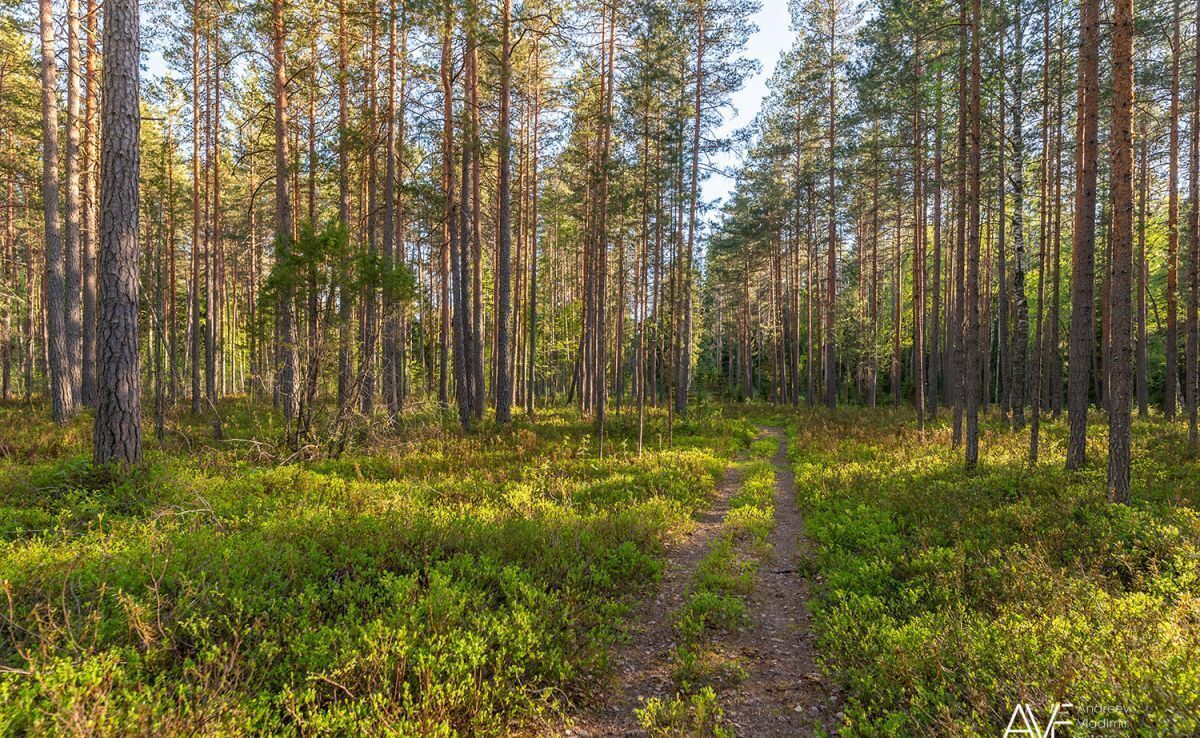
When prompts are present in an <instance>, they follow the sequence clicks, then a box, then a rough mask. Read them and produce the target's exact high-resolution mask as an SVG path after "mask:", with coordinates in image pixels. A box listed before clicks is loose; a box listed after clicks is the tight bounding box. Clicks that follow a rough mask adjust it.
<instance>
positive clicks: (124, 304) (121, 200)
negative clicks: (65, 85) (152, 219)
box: [93, 0, 142, 464]
mask: <svg viewBox="0 0 1200 738" xmlns="http://www.w3.org/2000/svg"><path fill="white" fill-rule="evenodd" d="M138 32H139V30H138V4H137V0H108V2H107V3H106V5H105V9H104V54H105V58H104V72H103V77H104V80H103V102H102V103H101V111H102V113H101V117H102V121H103V126H104V132H103V142H104V143H103V145H102V146H101V153H100V250H99V263H98V267H99V275H100V280H99V318H100V320H99V329H100V330H99V336H98V339H99V340H98V347H99V354H98V356H97V367H98V369H99V371H98V377H97V378H98V381H97V383H96V422H95V430H94V443H93V457H94V459H95V461H96V463H98V464H100V463H107V462H113V461H115V462H119V463H122V464H136V463H138V462H140V461H141V459H142V427H141V420H142V404H141V374H140V367H139V360H138V167H139V161H138V145H139V138H140V136H139V132H140V125H141V121H140V117H141V114H140V112H139V110H138V82H139V66H138V65H139V59H138V56H139V51H138V46H139V43H138Z"/></svg>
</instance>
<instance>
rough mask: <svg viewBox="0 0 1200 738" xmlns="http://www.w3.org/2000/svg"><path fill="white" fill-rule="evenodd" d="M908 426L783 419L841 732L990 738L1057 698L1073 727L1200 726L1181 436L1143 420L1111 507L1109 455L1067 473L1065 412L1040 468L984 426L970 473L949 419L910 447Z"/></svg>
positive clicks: (856, 416) (1192, 467) (1189, 472)
mask: <svg viewBox="0 0 1200 738" xmlns="http://www.w3.org/2000/svg"><path fill="white" fill-rule="evenodd" d="M911 423H912V418H911V417H904V416H900V417H897V416H894V415H890V414H884V413H872V412H867V411H862V412H853V411H842V412H839V414H838V415H836V416H832V415H827V414H823V413H822V414H816V415H809V414H806V415H805V416H803V418H802V420H801V421H800V422H797V423H796V424H795V440H796V442H795V443H793V444H792V447H793V460H794V464H795V468H796V472H797V489H798V495H799V497H800V502H801V505H802V507H803V508H804V510H805V511H806V527H807V530H808V534H809V536H810V538H811V539H812V541H813V542H814V544H815V548H816V553H815V564H816V568H817V570H818V571H819V572H820V573H821V574H822V576H823V578H824V583H823V586H821V587H820V588H819V600H818V603H817V605H816V608H815V618H814V626H815V628H816V630H817V633H818V636H819V642H820V646H821V649H822V654H823V659H824V663H825V665H826V668H827V669H828V670H830V671H831V672H832V673H834V674H835V675H836V677H837V678H838V679H839V680H840V681H841V683H842V684H843V686H844V687H845V690H846V695H847V702H848V704H847V705H846V706H845V720H844V723H843V725H842V726H841V733H842V734H843V735H846V736H997V735H1000V733H1001V732H1003V730H1004V728H1005V726H1006V725H1007V724H1008V720H1009V717H1010V716H1011V713H1012V711H1013V709H1014V707H1015V706H1016V705H1017V703H1025V704H1031V705H1032V706H1033V707H1034V709H1035V711H1037V712H1038V714H1039V715H1040V716H1041V718H1042V719H1043V720H1044V719H1045V718H1046V716H1047V715H1048V711H1049V709H1050V708H1049V705H1050V704H1052V703H1055V702H1070V703H1072V705H1073V706H1074V707H1073V708H1072V710H1071V711H1070V717H1071V719H1073V720H1074V721H1075V722H1076V729H1075V731H1073V732H1071V733H1070V735H1139V736H1194V735H1197V734H1200V516H1198V515H1197V512H1196V506H1197V502H1198V501H1200V470H1198V468H1197V465H1196V462H1195V461H1194V460H1192V459H1189V458H1187V457H1186V456H1185V454H1184V453H1183V447H1184V445H1183V441H1182V439H1180V437H1179V436H1180V429H1179V428H1177V427H1172V426H1168V425H1167V424H1165V423H1163V422H1159V421H1151V422H1146V423H1141V424H1139V425H1138V426H1137V428H1136V431H1135V450H1134V480H1133V481H1134V487H1133V502H1132V504H1131V505H1129V506H1123V505H1111V504H1109V503H1108V502H1106V501H1105V497H1104V476H1103V475H1104V470H1103V468H1102V462H1099V461H1093V463H1092V465H1091V466H1090V467H1088V469H1087V470H1085V471H1083V472H1079V473H1073V474H1068V473H1066V472H1064V471H1063V468H1062V448H1063V434H1064V428H1063V427H1062V425H1061V424H1059V423H1053V424H1050V426H1049V428H1045V427H1044V430H1045V431H1046V434H1047V437H1046V441H1047V446H1048V450H1049V452H1048V453H1044V454H1043V461H1042V462H1041V463H1040V464H1038V465H1037V466H1036V467H1033V468H1030V467H1029V466H1028V465H1027V463H1026V462H1025V456H1024V455H1025V453H1026V447H1027V443H1028V436H1027V434H1023V433H1019V434H1012V433H1010V432H1009V431H1008V430H1007V429H1005V428H1004V426H1002V425H1000V424H999V423H998V422H997V423H996V424H994V425H988V426H987V427H986V429H985V430H986V433H985V437H984V439H983V443H982V448H983V449H984V459H983V462H982V464H981V466H980V467H979V468H978V469H977V470H976V471H974V472H972V473H967V472H965V471H964V470H963V466H962V462H961V456H960V452H957V451H955V450H952V449H951V444H950V434H949V430H948V427H947V425H944V424H935V425H934V427H933V429H932V430H931V431H930V432H929V433H928V436H927V440H926V441H924V442H921V441H919V440H917V437H916V434H915V432H914V431H912V430H911V428H908V427H905V426H906V425H908V424H911ZM1091 434H1092V444H1093V447H1092V449H1091V458H1092V459H1093V460H1096V459H1103V455H1102V441H1103V429H1102V427H1101V426H1099V425H1096V426H1094V427H1093V428H1092V429H1091ZM1060 732H1062V731H1060Z"/></svg>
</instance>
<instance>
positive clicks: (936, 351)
mask: <svg viewBox="0 0 1200 738" xmlns="http://www.w3.org/2000/svg"><path fill="white" fill-rule="evenodd" d="M934 84H935V86H936V89H935V91H934V123H933V283H932V285H930V293H931V294H930V296H929V297H930V306H929V310H930V314H929V324H930V325H929V326H927V328H926V332H927V334H928V336H929V360H928V364H927V366H928V370H927V372H928V380H927V383H928V389H927V390H926V393H927V396H928V402H929V417H930V418H934V419H936V418H937V411H938V382H939V379H938V369H939V367H941V365H942V358H941V350H942V346H941V343H940V341H939V338H940V336H941V312H942V304H941V293H942V65H941V64H939V65H938V67H937V79H936V81H935V82H934Z"/></svg>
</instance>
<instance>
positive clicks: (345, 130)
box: [337, 0, 354, 412]
mask: <svg viewBox="0 0 1200 738" xmlns="http://www.w3.org/2000/svg"><path fill="white" fill-rule="evenodd" d="M337 13H338V32H337V33H338V36H337V89H338V93H337V94H338V146H337V157H338V159H337V160H338V224H339V226H340V227H341V228H342V231H343V232H344V233H345V234H346V237H347V244H349V235H350V92H349V75H350V63H349V51H348V46H349V44H350V34H349V31H348V30H347V28H346V3H345V0H338V5H337ZM348 276H349V275H342V278H341V282H342V283H341V284H340V285H339V296H338V373H337V403H338V408H339V411H340V412H344V411H345V409H346V408H347V407H348V405H349V403H350V391H351V390H350V384H351V373H352V369H351V358H350V316H351V313H352V311H353V302H354V290H353V289H352V288H351V285H350V283H349V282H350V280H349V279H348V278H347V277H348Z"/></svg>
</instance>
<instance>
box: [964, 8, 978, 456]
mask: <svg viewBox="0 0 1200 738" xmlns="http://www.w3.org/2000/svg"><path fill="white" fill-rule="evenodd" d="M980 15H981V11H980V0H973V2H972V11H971V36H972V46H971V103H970V127H971V134H970V136H971V150H970V168H969V170H968V175H967V176H968V177H969V179H970V182H969V187H968V203H967V217H968V221H969V223H968V228H969V233H968V236H967V238H968V241H969V243H968V244H967V246H968V249H967V275H966V278H967V283H966V288H967V295H966V297H967V306H966V307H967V316H966V318H967V319H966V333H967V336H966V352H965V353H966V365H967V366H966V368H967V378H966V420H967V423H966V449H965V457H966V463H967V466H968V467H973V466H975V464H977V463H978V462H979V389H980V387H979V372H980V352H979V332H980V331H979V325H980V323H979V248H980V231H979V185H980V181H979V180H980V171H979V169H980V166H979V164H980V162H979V158H980V157H979V135H980V109H979V107H980V86H981V77H980V69H979V51H980V46H981V45H982V43H981V38H980V30H981V29H980Z"/></svg>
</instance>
